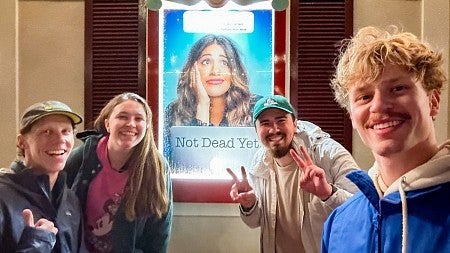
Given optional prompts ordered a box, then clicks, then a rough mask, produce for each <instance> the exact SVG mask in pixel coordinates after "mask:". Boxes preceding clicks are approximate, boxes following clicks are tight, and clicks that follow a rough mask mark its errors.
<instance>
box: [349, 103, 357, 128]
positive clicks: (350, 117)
mask: <svg viewBox="0 0 450 253" xmlns="http://www.w3.org/2000/svg"><path fill="white" fill-rule="evenodd" d="M347 116H348V117H349V119H350V121H351V122H352V128H353V129H356V127H355V123H354V122H353V117H352V111H351V108H350V109H348V110H347Z"/></svg>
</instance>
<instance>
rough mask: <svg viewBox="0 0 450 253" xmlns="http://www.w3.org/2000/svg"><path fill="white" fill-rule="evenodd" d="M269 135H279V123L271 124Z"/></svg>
mask: <svg viewBox="0 0 450 253" xmlns="http://www.w3.org/2000/svg"><path fill="white" fill-rule="evenodd" d="M268 130H269V133H271V134H274V133H277V132H278V125H277V123H275V122H274V123H272V124H270V126H269V129H268Z"/></svg>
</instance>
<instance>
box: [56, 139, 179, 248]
mask: <svg viewBox="0 0 450 253" xmlns="http://www.w3.org/2000/svg"><path fill="white" fill-rule="evenodd" d="M102 136H103V135H101V134H98V133H96V132H93V131H85V132H83V133H79V134H77V137H79V138H81V139H82V140H83V144H81V145H80V146H79V147H77V148H75V149H74V150H73V151H72V153H71V154H70V156H69V159H68V160H67V163H66V167H65V170H66V171H67V174H68V183H69V185H71V184H72V183H73V185H72V189H73V190H74V191H75V192H76V194H77V196H78V198H79V199H80V202H81V206H82V208H83V210H85V208H86V201H87V193H88V189H89V184H90V182H91V181H92V180H93V179H94V178H95V176H96V175H97V174H98V173H99V172H100V170H101V169H102V165H101V163H100V161H99V159H98V156H97V152H96V150H97V145H98V141H99V139H100V138H101V137H102ZM165 169H166V175H167V178H166V182H167V193H168V195H169V201H170V206H169V211H168V212H167V213H166V214H165V215H164V216H163V217H162V218H161V219H159V218H157V217H156V216H147V217H139V218H137V219H135V220H134V221H129V220H128V219H127V218H126V217H125V211H124V209H125V207H124V201H122V203H121V205H120V207H119V210H118V211H117V213H116V216H115V217H114V223H113V228H112V243H113V250H114V252H130V253H131V252H145V253H150V252H155V253H156V252H158V253H160V252H167V249H168V245H169V239H170V232H171V227H172V183H171V179H170V170H169V166H168V164H167V162H166V166H165Z"/></svg>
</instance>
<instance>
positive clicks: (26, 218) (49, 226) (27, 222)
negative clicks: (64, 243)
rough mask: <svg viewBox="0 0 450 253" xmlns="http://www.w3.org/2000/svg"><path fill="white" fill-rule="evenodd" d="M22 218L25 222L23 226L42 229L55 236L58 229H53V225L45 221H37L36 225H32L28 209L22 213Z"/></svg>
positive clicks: (31, 215) (31, 213)
mask: <svg viewBox="0 0 450 253" xmlns="http://www.w3.org/2000/svg"><path fill="white" fill-rule="evenodd" d="M22 216H23V220H24V221H25V226H29V227H33V228H38V229H44V230H47V231H49V232H51V233H53V234H55V235H56V234H57V233H58V229H57V228H56V227H55V224H53V222H51V221H49V220H47V219H39V220H38V221H37V222H36V223H34V217H33V212H31V210H30V209H24V210H23V211H22Z"/></svg>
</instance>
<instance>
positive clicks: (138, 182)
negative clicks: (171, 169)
mask: <svg viewBox="0 0 450 253" xmlns="http://www.w3.org/2000/svg"><path fill="white" fill-rule="evenodd" d="M127 100H133V101H136V102H138V103H140V104H141V105H142V106H143V107H144V110H145V114H146V116H147V122H146V124H147V131H146V132H145V135H144V138H143V139H142V141H141V142H140V143H139V144H138V145H137V146H136V147H134V148H133V153H132V154H131V156H130V158H129V159H128V161H127V162H126V166H127V170H128V171H129V173H130V176H129V178H128V182H127V185H126V186H125V191H124V198H123V201H125V215H126V217H127V218H128V219H129V220H134V219H135V218H136V217H142V216H145V215H152V214H153V215H156V216H157V217H159V218H161V217H162V215H163V214H165V213H167V211H168V208H169V205H170V203H169V196H168V193H167V190H166V184H167V182H166V172H165V169H164V158H162V156H161V155H160V154H159V152H158V149H157V146H156V142H155V139H154V137H153V127H152V111H151V110H150V107H149V105H148V104H147V102H146V101H145V99H144V98H142V97H141V96H139V95H137V94H135V93H130V92H125V93H122V94H120V95H117V96H115V97H114V98H112V99H111V100H110V101H109V102H108V103H107V104H106V106H105V107H103V109H102V110H101V112H100V114H99V116H98V117H97V119H96V120H95V122H94V128H95V129H96V130H97V131H100V132H102V133H104V134H106V133H107V131H106V128H105V119H107V118H109V116H110V115H111V113H112V111H113V110H114V108H115V107H116V106H117V105H119V104H121V103H123V102H124V101H127Z"/></svg>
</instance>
